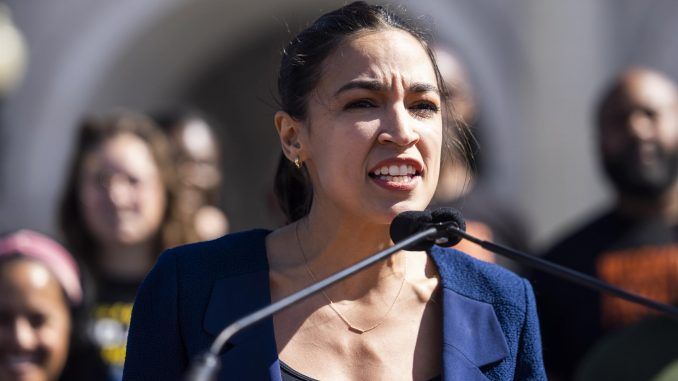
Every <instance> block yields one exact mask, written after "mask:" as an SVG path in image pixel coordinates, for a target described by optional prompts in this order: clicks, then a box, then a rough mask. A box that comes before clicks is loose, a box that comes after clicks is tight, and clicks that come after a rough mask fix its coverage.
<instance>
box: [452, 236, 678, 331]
mask: <svg viewBox="0 0 678 381" xmlns="http://www.w3.org/2000/svg"><path fill="white" fill-rule="evenodd" d="M443 224H444V225H447V227H446V228H447V231H448V232H450V233H451V234H454V235H457V236H459V237H462V238H464V239H466V240H468V241H471V242H473V243H475V244H476V245H479V246H480V247H482V248H483V249H487V250H489V251H492V252H494V253H497V254H499V255H502V256H504V257H507V258H509V259H512V260H514V261H516V262H520V263H523V264H526V265H528V266H530V267H533V268H536V269H537V270H540V271H544V272H547V273H549V274H551V275H555V276H557V277H560V278H563V279H565V280H569V281H570V282H573V283H577V284H579V285H582V286H585V287H588V288H592V289H594V290H596V291H599V292H606V293H608V294H612V295H614V296H617V297H619V298H622V299H626V300H628V301H630V302H633V303H637V304H642V305H644V306H646V307H649V308H652V309H654V310H657V311H661V312H664V313H666V314H668V315H670V316H671V317H673V318H678V308H676V307H674V306H671V305H668V304H663V303H659V302H656V301H654V300H651V299H647V298H643V297H642V296H639V295H636V294H634V293H631V292H628V291H624V290H623V289H621V288H619V287H615V286H613V285H611V284H609V283H606V282H603V281H601V280H600V279H598V278H595V277H592V276H590V275H586V274H584V273H580V272H578V271H575V270H572V269H570V268H567V267H565V266H561V265H558V264H555V263H553V262H549V261H546V260H543V259H541V258H538V257H535V256H532V255H528V254H525V253H523V252H520V251H518V250H514V249H511V248H509V247H505V246H502V245H498V244H496V243H492V242H489V241H484V240H482V239H479V238H476V237H474V236H472V235H470V234H468V233H466V232H465V231H463V230H461V229H459V228H457V227H456V226H455V224H454V223H451V224H448V223H443Z"/></svg>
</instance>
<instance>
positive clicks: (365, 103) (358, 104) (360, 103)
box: [344, 99, 376, 110]
mask: <svg viewBox="0 0 678 381" xmlns="http://www.w3.org/2000/svg"><path fill="white" fill-rule="evenodd" d="M371 107H376V105H375V104H374V102H372V101H370V100H367V99H360V100H357V101H353V102H349V103H348V104H347V105H346V106H344V110H349V109H357V108H371Z"/></svg>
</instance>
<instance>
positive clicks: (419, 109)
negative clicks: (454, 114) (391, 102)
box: [410, 102, 440, 116]
mask: <svg viewBox="0 0 678 381" xmlns="http://www.w3.org/2000/svg"><path fill="white" fill-rule="evenodd" d="M410 110H412V112H413V113H415V114H417V115H421V116H428V115H432V114H436V113H438V111H440V107H438V106H437V105H436V104H435V103H431V102H419V103H415V104H414V105H412V106H411V107H410Z"/></svg>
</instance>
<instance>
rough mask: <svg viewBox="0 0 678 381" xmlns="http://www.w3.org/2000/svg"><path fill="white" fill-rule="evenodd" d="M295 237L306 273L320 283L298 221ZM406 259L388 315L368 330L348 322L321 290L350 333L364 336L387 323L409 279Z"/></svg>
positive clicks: (323, 291)
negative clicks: (308, 255)
mask: <svg viewBox="0 0 678 381" xmlns="http://www.w3.org/2000/svg"><path fill="white" fill-rule="evenodd" d="M294 232H295V235H296V236H297V245H299V251H301V255H302V256H303V257H304V267H306V272H308V275H309V277H311V280H313V282H314V283H317V282H318V278H317V277H316V276H315V274H314V273H313V270H311V267H310V266H309V265H308V258H307V257H306V253H305V252H304V248H303V246H302V245H301V239H299V221H297V223H296V226H295V230H294ZM404 259H405V265H404V266H403V280H402V282H401V283H400V287H399V288H398V293H397V294H396V297H395V299H393V303H391V305H390V306H389V307H388V310H386V313H385V314H384V317H383V318H381V320H379V321H378V322H376V323H375V324H374V325H372V326H370V327H368V328H360V327H357V326H355V325H354V324H351V322H349V321H348V319H347V318H346V317H345V316H344V315H343V314H342V313H341V312H339V309H338V308H337V307H336V306H335V304H334V302H333V301H332V299H330V297H329V296H328V295H327V294H326V293H325V290H320V292H321V293H322V294H323V296H324V297H325V299H327V301H328V302H329V306H330V308H331V309H332V311H334V313H336V314H337V316H338V317H339V319H341V321H343V322H344V324H346V326H347V327H348V329H349V331H353V332H355V333H358V334H363V333H365V332H369V331H371V330H373V329H375V328H377V327H379V326H380V325H381V324H382V323H383V322H385V321H386V318H388V315H389V314H390V313H391V310H392V309H393V306H395V304H396V302H397V301H398V298H399V297H400V293H401V292H402V291H403V286H404V285H405V279H406V278H407V257H405V258H404Z"/></svg>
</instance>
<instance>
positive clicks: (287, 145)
mask: <svg viewBox="0 0 678 381" xmlns="http://www.w3.org/2000/svg"><path fill="white" fill-rule="evenodd" d="M273 119H274V122H275V128H276V130H278V137H279V138H280V146H281V147H282V150H283V153H284V154H285V156H286V157H287V158H288V159H289V160H290V161H294V159H296V158H299V159H300V160H302V161H303V160H304V157H303V155H302V144H301V133H302V126H301V122H299V121H298V120H296V119H294V118H292V117H291V116H290V114H288V113H286V112H285V111H278V112H276V113H275V116H274V117H273Z"/></svg>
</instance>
